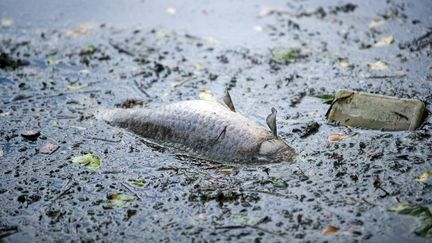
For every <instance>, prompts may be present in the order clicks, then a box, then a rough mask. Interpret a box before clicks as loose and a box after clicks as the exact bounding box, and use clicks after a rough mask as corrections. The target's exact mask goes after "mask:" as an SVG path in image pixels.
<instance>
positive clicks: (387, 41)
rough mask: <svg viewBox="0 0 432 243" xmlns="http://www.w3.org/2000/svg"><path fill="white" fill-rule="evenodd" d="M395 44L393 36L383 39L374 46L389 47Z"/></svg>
mask: <svg viewBox="0 0 432 243" xmlns="http://www.w3.org/2000/svg"><path fill="white" fill-rule="evenodd" d="M393 42H394V38H393V36H388V37H385V38H383V39H381V40H380V41H378V42H376V43H375V44H374V46H375V47H380V46H388V45H390V44H393Z"/></svg>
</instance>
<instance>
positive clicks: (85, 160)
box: [72, 152, 101, 171]
mask: <svg viewBox="0 0 432 243" xmlns="http://www.w3.org/2000/svg"><path fill="white" fill-rule="evenodd" d="M72 162H73V163H76V164H80V165H83V166H87V167H90V168H91V169H92V170H93V171H96V170H97V169H99V167H100V165H101V159H100V158H99V157H98V156H96V155H94V154H92V153H91V152H90V153H87V154H85V155H82V156H76V157H73V158H72Z"/></svg>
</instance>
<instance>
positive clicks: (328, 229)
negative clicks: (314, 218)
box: [321, 226, 340, 236]
mask: <svg viewBox="0 0 432 243" xmlns="http://www.w3.org/2000/svg"><path fill="white" fill-rule="evenodd" d="M339 230H340V229H339V228H338V227H335V226H327V227H325V228H324V229H323V231H322V232H321V235H324V236H326V235H331V234H334V233H336V232H338V231H339Z"/></svg>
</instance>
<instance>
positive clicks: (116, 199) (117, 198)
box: [104, 193, 135, 209]
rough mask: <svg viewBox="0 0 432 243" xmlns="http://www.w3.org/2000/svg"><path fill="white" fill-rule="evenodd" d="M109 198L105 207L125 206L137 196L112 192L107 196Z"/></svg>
mask: <svg viewBox="0 0 432 243" xmlns="http://www.w3.org/2000/svg"><path fill="white" fill-rule="evenodd" d="M107 199H108V201H107V204H106V206H104V208H105V209H112V208H124V207H127V206H129V204H130V203H131V202H133V201H135V197H133V196H129V195H126V194H122V193H114V194H110V195H108V196H107Z"/></svg>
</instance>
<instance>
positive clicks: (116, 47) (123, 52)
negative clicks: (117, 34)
mask: <svg viewBox="0 0 432 243" xmlns="http://www.w3.org/2000/svg"><path fill="white" fill-rule="evenodd" d="M109 44H110V45H111V46H112V47H113V48H114V49H116V50H117V51H118V52H119V53H122V54H126V55H128V56H132V57H133V56H135V55H134V54H133V53H132V52H130V51H128V50H126V49H124V48H122V47H120V46H119V45H117V44H115V43H113V42H112V41H110V42H109Z"/></svg>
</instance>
